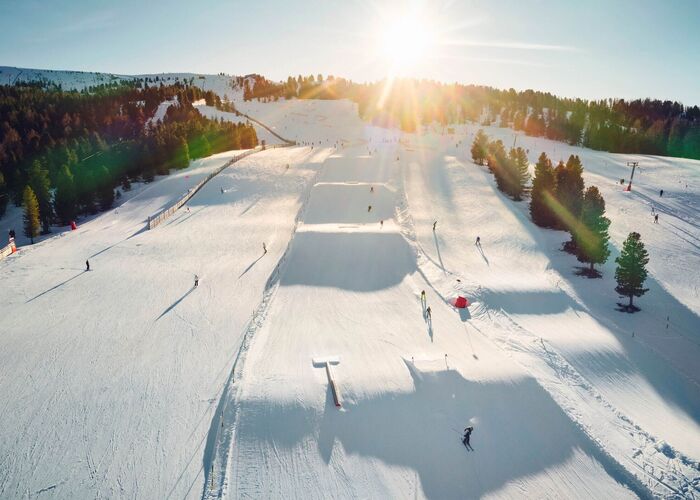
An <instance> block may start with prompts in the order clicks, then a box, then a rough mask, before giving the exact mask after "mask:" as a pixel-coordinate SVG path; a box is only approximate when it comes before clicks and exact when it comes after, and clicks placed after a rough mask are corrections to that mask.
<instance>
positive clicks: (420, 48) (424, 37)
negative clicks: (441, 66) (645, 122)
mask: <svg viewBox="0 0 700 500" xmlns="http://www.w3.org/2000/svg"><path fill="white" fill-rule="evenodd" d="M433 42H434V41H433V35H432V33H431V31H430V29H429V28H428V25H427V23H425V22H423V21H421V20H419V19H418V18H417V17H403V18H400V19H396V20H394V21H393V23H392V24H390V25H389V26H388V27H386V28H383V29H382V32H381V35H380V37H379V48H380V50H381V53H382V56H383V57H384V59H385V60H386V62H387V63H388V64H389V66H390V68H391V71H392V73H404V72H406V71H409V70H411V69H413V68H415V67H416V66H417V65H419V64H420V63H421V62H422V61H423V60H424V59H425V57H426V56H427V54H428V52H429V49H430V47H431V45H432V44H433Z"/></svg>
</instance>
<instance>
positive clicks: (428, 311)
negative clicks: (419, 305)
mask: <svg viewBox="0 0 700 500" xmlns="http://www.w3.org/2000/svg"><path fill="white" fill-rule="evenodd" d="M425 317H426V319H427V320H428V321H433V313H432V310H431V309H430V306H428V308H427V309H426V310H425Z"/></svg>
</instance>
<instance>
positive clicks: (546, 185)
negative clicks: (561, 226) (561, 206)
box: [530, 153, 557, 227]
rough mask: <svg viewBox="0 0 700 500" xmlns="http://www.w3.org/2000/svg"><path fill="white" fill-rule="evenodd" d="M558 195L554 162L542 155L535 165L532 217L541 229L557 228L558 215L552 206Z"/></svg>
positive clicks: (531, 199)
mask: <svg viewBox="0 0 700 500" xmlns="http://www.w3.org/2000/svg"><path fill="white" fill-rule="evenodd" d="M555 193H556V180H555V178H554V169H553V168H552V161H551V160H550V159H549V158H548V157H547V154H546V153H542V154H541V155H540V157H539V159H538V160H537V163H536V164H535V178H534V179H533V180H532V193H531V197H530V216H531V217H532V221H533V222H534V223H535V224H537V225H538V226H540V227H556V225H557V222H556V214H555V212H554V207H553V206H552V202H553V198H554V195H555Z"/></svg>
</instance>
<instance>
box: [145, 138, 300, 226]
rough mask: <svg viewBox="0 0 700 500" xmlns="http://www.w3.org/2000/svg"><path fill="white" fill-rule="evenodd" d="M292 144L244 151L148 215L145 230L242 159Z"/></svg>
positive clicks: (163, 219)
mask: <svg viewBox="0 0 700 500" xmlns="http://www.w3.org/2000/svg"><path fill="white" fill-rule="evenodd" d="M291 145H292V143H285V144H271V145H269V146H257V147H256V148H254V149H250V150H248V151H245V152H244V153H241V154H238V155H236V156H234V157H233V158H231V159H230V160H229V161H227V162H226V163H224V164H223V165H221V166H220V167H219V168H217V169H216V170H214V171H213V172H211V173H210V174H209V175H207V176H206V177H205V178H204V179H202V180H201V181H200V182H198V183H197V184H196V185H195V186H194V187H192V188H190V189H189V190H188V191H187V193H185V194H184V195H183V196H182V197H181V198H180V199H178V200H177V201H176V202H175V203H173V204H172V205H170V206H169V207H167V208H165V209H163V210H162V211H160V212H158V213H157V214H156V215H150V216H149V217H148V223H147V225H146V227H147V229H153V228H155V227H157V226H158V225H159V224H160V223H162V222H163V221H165V220H166V219H168V218H169V217H170V216H171V215H173V214H174V213H175V212H177V211H178V209H180V208H181V207H182V206H183V205H184V204H185V203H187V202H188V201H189V200H190V199H191V198H192V197H193V196H194V195H195V194H197V192H198V191H199V190H200V189H202V187H204V185H205V184H206V183H207V182H209V181H210V180H212V179H213V178H214V177H216V176H217V175H219V174H220V173H221V172H222V171H223V170H224V169H226V168H228V167H230V166H231V165H233V164H234V163H236V162H237V161H239V160H242V159H243V158H245V157H247V156H250V155H252V154H255V153H258V152H260V151H263V150H265V149H273V148H284V147H288V146H291Z"/></svg>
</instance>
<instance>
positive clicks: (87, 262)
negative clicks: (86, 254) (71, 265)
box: [85, 260, 90, 271]
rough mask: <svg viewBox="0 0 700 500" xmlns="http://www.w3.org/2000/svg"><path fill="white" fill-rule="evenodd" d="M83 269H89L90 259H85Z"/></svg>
mask: <svg viewBox="0 0 700 500" xmlns="http://www.w3.org/2000/svg"><path fill="white" fill-rule="evenodd" d="M85 270H86V271H89V270H90V261H89V260H86V261H85Z"/></svg>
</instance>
